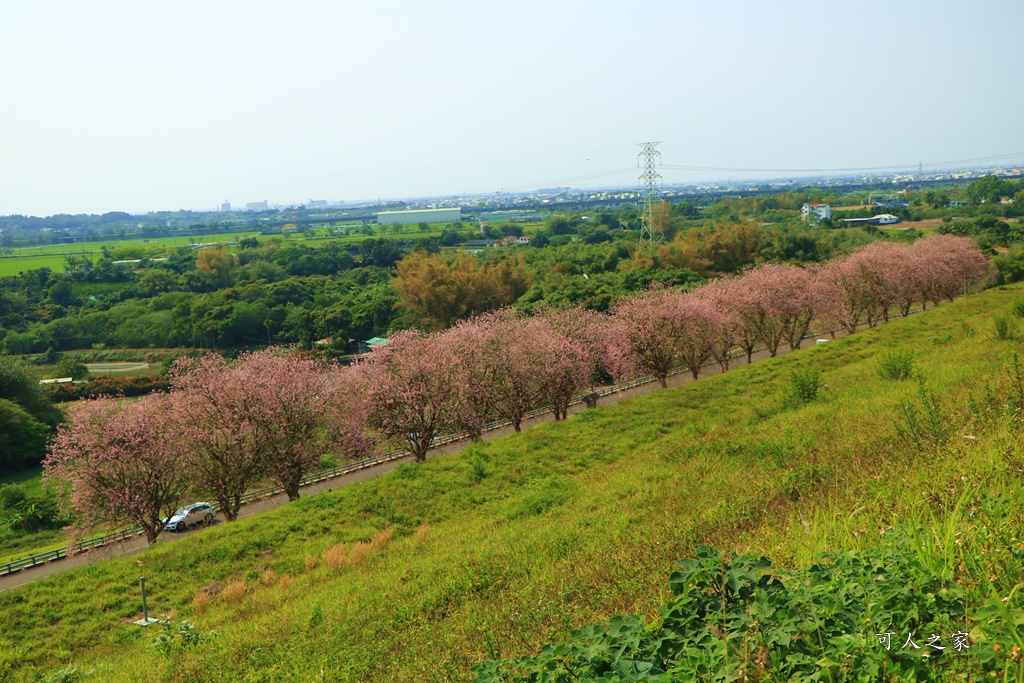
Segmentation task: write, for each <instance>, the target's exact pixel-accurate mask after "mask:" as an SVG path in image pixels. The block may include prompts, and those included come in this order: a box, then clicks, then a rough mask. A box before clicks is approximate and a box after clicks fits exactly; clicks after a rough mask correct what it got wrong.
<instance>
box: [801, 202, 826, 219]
mask: <svg viewBox="0 0 1024 683" xmlns="http://www.w3.org/2000/svg"><path fill="white" fill-rule="evenodd" d="M800 215H801V216H803V217H804V220H805V221H807V220H810V221H814V222H817V221H820V220H824V219H826V218H832V207H831V206H829V205H828V204H812V203H807V204H804V205H803V207H801V209H800Z"/></svg>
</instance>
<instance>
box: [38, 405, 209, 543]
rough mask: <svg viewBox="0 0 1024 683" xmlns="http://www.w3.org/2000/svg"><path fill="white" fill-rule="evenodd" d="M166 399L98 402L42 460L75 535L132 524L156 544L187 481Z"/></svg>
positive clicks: (84, 409)
mask: <svg viewBox="0 0 1024 683" xmlns="http://www.w3.org/2000/svg"><path fill="white" fill-rule="evenodd" d="M173 417H174V407H173V404H172V402H171V399H170V397H169V396H168V395H167V394H151V395H149V396H146V397H144V398H142V399H139V400H138V401H133V402H125V401H118V400H116V399H111V398H99V399H95V400H92V401H88V402H86V403H84V404H83V405H81V406H80V407H79V408H78V409H77V410H76V412H75V419H74V422H73V424H72V425H70V426H68V425H63V426H61V428H60V429H59V430H58V432H57V436H56V437H55V439H54V441H53V443H52V444H51V447H50V453H49V455H48V456H47V458H46V460H45V461H44V463H43V466H44V468H45V475H44V476H45V479H46V480H47V481H48V482H51V483H55V484H56V485H57V486H58V487H59V488H61V489H63V491H64V492H65V493H66V494H67V496H68V499H69V501H70V503H71V505H72V507H73V508H74V511H75V512H76V516H77V522H78V525H77V527H78V531H79V532H82V531H86V530H88V529H90V528H93V527H95V526H99V525H114V524H133V525H138V526H141V527H142V530H143V533H144V534H145V536H146V541H147V542H148V543H151V544H152V543H154V542H155V541H156V539H157V536H159V535H160V532H161V531H163V528H164V519H165V518H167V517H170V516H171V515H172V514H173V513H174V511H175V510H176V509H177V508H178V506H179V505H180V503H181V501H182V499H183V498H184V496H185V494H186V493H187V492H188V491H189V489H190V485H191V481H190V477H189V468H188V466H187V465H186V463H185V460H184V457H183V455H184V454H183V452H182V449H181V448H180V441H179V439H178V434H177V430H176V429H175V426H174V423H175V420H174V419H173Z"/></svg>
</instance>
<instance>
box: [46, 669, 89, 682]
mask: <svg viewBox="0 0 1024 683" xmlns="http://www.w3.org/2000/svg"><path fill="white" fill-rule="evenodd" d="M93 673H94V670H93V669H79V668H78V667H77V666H67V667H64V668H63V669H61V670H60V671H55V672H54V673H52V674H50V675H49V676H47V677H46V678H44V679H42V681H41V683H78V681H81V680H84V679H86V678H90V677H92V675H93Z"/></svg>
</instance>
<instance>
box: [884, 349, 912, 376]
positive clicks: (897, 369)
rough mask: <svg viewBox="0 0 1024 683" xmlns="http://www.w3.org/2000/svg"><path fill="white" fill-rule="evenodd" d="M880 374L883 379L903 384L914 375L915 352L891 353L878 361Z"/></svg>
mask: <svg viewBox="0 0 1024 683" xmlns="http://www.w3.org/2000/svg"><path fill="white" fill-rule="evenodd" d="M878 374H879V375H880V376H881V377H882V379H887V380H891V381H893V382H902V381H903V380H907V379H910V378H911V377H913V375H914V352H913V351H890V352H889V353H887V354H885V355H883V356H882V357H881V358H879V359H878Z"/></svg>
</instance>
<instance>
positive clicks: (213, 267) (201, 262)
mask: <svg viewBox="0 0 1024 683" xmlns="http://www.w3.org/2000/svg"><path fill="white" fill-rule="evenodd" d="M196 270H198V271H199V272H200V273H202V274H203V275H208V276H209V277H210V278H212V279H213V281H214V282H215V283H216V284H217V286H218V287H227V286H228V285H230V284H231V282H232V276H233V275H234V270H235V257H234V256H233V255H232V254H231V252H229V251H228V250H227V249H226V248H225V247H223V246H222V245H220V244H217V245H215V246H212V247H205V248H203V249H200V250H199V253H198V254H196Z"/></svg>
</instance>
